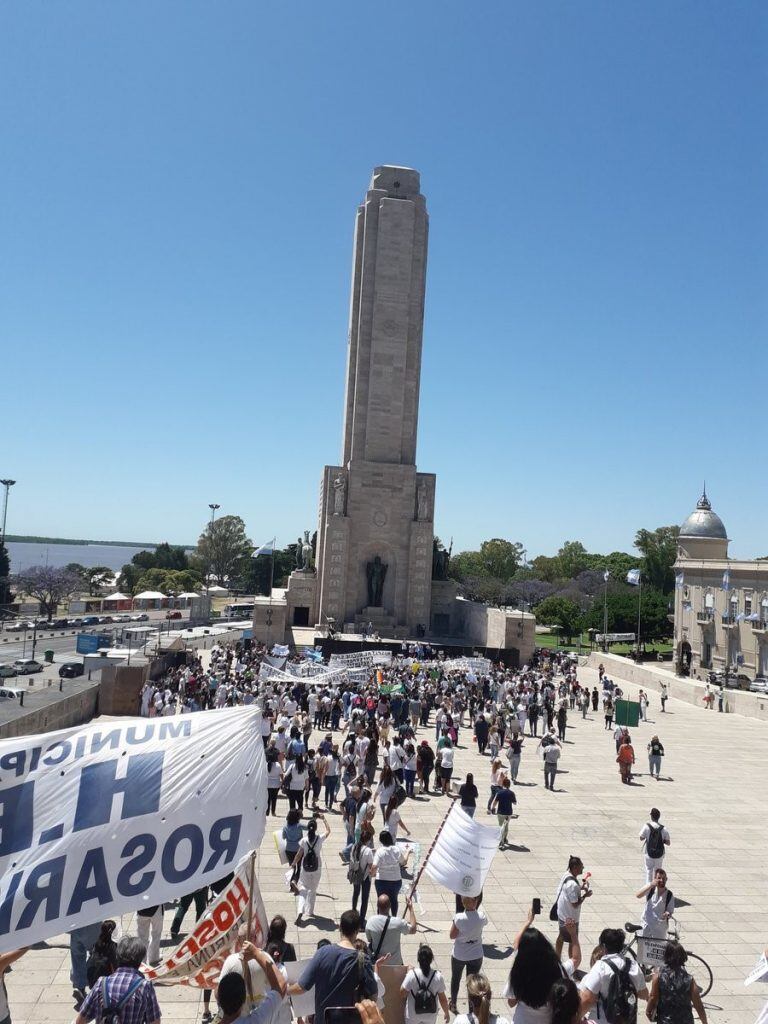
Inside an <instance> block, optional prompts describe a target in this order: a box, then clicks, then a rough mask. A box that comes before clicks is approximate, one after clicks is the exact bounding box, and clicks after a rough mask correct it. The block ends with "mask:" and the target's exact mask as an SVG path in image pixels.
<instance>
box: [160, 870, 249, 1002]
mask: <svg viewBox="0 0 768 1024" xmlns="http://www.w3.org/2000/svg"><path fill="white" fill-rule="evenodd" d="M252 884H253V892H252V903H253V909H252V911H251V932H250V935H249V936H248V938H249V939H250V941H251V942H253V943H255V944H256V945H257V946H258V947H259V948H260V949H261V948H263V947H264V944H265V940H266V937H267V929H268V927H269V922H268V921H267V912H266V910H265V908H264V901H263V900H262V898H261V890H260V889H259V883H258V882H257V881H256V879H255V878H254V879H253V883H252ZM250 893H251V857H250V856H248V857H247V858H246V859H245V860H244V861H243V863H242V864H241V865H240V867H239V868H238V869H237V873H236V874H235V877H234V878H233V879H232V881H231V882H230V883H229V885H228V886H227V888H226V889H224V890H223V892H222V893H221V895H219V896H217V897H216V899H215V900H214V901H213V903H211V904H209V906H208V909H207V910H206V911H205V913H204V914H203V916H202V917H201V918H200V920H199V921H198V922H197V924H196V925H195V927H194V929H193V930H192V931H191V932H190V934H189V935H187V936H186V938H185V939H184V940H183V941H182V942H181V943H180V944H179V945H178V946H177V947H176V949H174V951H173V953H171V955H170V956H168V957H166V958H165V959H164V960H163V962H162V963H160V964H158V966H157V967H150V966H148V965H146V964H145V965H144V966H143V967H142V974H143V975H144V977H145V978H147V979H148V980H149V981H153V982H154V983H155V984H156V985H190V986H192V987H193V988H216V985H217V984H218V980H219V974H220V973H221V968H222V967H223V966H224V961H225V960H226V958H227V957H228V956H229V954H230V953H232V952H234V950H235V947H236V945H237V938H238V931H239V929H240V927H241V925H242V924H243V922H247V920H248V897H249V894H250Z"/></svg>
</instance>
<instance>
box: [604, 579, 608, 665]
mask: <svg viewBox="0 0 768 1024" xmlns="http://www.w3.org/2000/svg"><path fill="white" fill-rule="evenodd" d="M607 650H608V574H607V573H606V574H605V575H604V576H603V654H605V653H606V652H607Z"/></svg>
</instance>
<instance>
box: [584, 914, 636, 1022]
mask: <svg viewBox="0 0 768 1024" xmlns="http://www.w3.org/2000/svg"><path fill="white" fill-rule="evenodd" d="M625 943H626V933H625V932H624V929H623V928H604V929H603V930H602V931H601V932H600V945H601V946H602V947H603V949H604V950H605V955H604V956H603V957H601V959H600V960H598V961H597V962H596V963H595V964H594V965H593V966H592V967H591V968H590V970H589V973H588V974H587V975H586V976H585V977H584V978H583V979H582V981H581V983H580V984H579V991H580V993H581V1013H582V1014H586V1013H588V1012H590V1011H593V1010H595V1009H596V1010H597V1016H596V1017H595V1018H594V1019H595V1020H597V1021H599V1022H601V1024H606V1018H605V1016H603V1015H602V1009H601V1008H602V1001H603V1000H604V999H606V998H607V997H608V989H609V988H610V984H611V978H612V977H613V975H614V974H615V973H616V972H617V971H622V970H624V971H628V972H629V980H630V981H631V983H632V987H633V988H634V990H635V992H636V993H637V997H638V999H647V998H648V989H647V987H646V984H645V977H644V975H643V969H642V967H641V966H640V965H639V964H638V962H637V961H636V960H635V959H633V958H632V957H631V956H624V955H622V952H621V951H622V949H624V946H625ZM638 1016H639V1015H638Z"/></svg>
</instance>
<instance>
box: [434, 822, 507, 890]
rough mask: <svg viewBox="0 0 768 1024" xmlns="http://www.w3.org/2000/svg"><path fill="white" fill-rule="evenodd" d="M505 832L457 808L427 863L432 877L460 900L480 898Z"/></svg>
mask: <svg viewBox="0 0 768 1024" xmlns="http://www.w3.org/2000/svg"><path fill="white" fill-rule="evenodd" d="M500 835H501V829H499V828H496V827H495V826H493V825H481V824H480V823H479V822H477V821H475V819H474V818H470V816H469V815H468V814H465V813H464V811H462V809H461V808H460V807H459V805H458V804H454V805H453V807H452V808H451V811H450V814H449V815H448V817H447V818H446V820H445V824H444V825H443V827H442V830H441V832H440V834H439V836H438V837H437V841H436V842H435V845H434V847H433V848H432V852H431V853H430V854H429V856H428V857H427V859H426V861H425V862H424V870H425V871H426V873H427V874H428V875H429V877H430V878H431V879H432V880H433V881H434V882H437V884H438V885H444V886H445V887H446V889H450V890H451V892H455V893H458V894H459V896H479V895H480V891H481V889H482V888H483V885H484V884H485V879H486V877H487V875H488V872H489V871H490V868H491V863H492V861H493V858H494V855H495V853H496V851H497V850H498V848H499V836H500Z"/></svg>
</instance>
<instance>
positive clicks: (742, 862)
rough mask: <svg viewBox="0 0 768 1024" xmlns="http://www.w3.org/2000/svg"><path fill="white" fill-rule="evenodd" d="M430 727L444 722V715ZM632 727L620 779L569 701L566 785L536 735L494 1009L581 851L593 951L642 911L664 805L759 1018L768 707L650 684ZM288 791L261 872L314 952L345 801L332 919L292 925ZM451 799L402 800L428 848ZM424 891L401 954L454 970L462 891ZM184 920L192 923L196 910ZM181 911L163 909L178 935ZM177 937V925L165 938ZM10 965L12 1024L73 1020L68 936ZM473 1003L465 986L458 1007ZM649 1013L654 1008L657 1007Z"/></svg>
mask: <svg viewBox="0 0 768 1024" xmlns="http://www.w3.org/2000/svg"><path fill="white" fill-rule="evenodd" d="M579 679H580V681H581V682H583V683H589V685H590V687H591V686H592V685H593V684H594V682H595V681H596V679H597V673H596V672H593V671H592V670H590V669H586V668H581V669H580V670H579ZM625 690H628V691H629V692H630V694H632V693H633V691H634V688H633V687H632V686H631V685H628V684H627V685H626V686H625ZM423 732H424V731H423V730H421V731H420V734H419V736H420V737H421V735H422V733H423ZM654 733H658V735H659V737H660V739H661V741H662V743H663V744H664V747H665V750H666V757H665V759H664V765H663V768H662V779H661V781H659V782H656V781H655V780H651V779H650V778H649V776H648V774H647V762H646V760H645V757H644V756H642V755H643V753H644V751H645V744H646V743H647V741H648V740H649V739H650V737H651V736H652V735H653V734H654ZM429 736H430V738H433V737H434V727H431V728H430V730H429ZM632 738H633V741H634V745H635V750H636V753H637V755H638V763H637V769H638V770H639V773H640V774H639V776H638V777H637V778H636V780H635V783H634V784H633V785H632V786H631V787H628V786H623V785H621V783H620V782H619V775H618V768H617V765H616V764H615V762H614V758H615V750H614V745H613V741H612V738H611V734H610V733H608V732H606V731H605V730H604V723H603V718H602V715H601V714H600V713H597V714H595V715H590V716H589V717H588V718H587V719H586V721H584V720H582V717H581V712H579V711H573V712H570V715H569V728H568V739H567V745H566V746H565V748H564V752H563V756H562V758H561V761H560V768H561V770H560V772H559V774H558V778H557V787H556V791H555V792H554V793H550V792H548V791H546V790H545V789H544V786H543V779H542V775H543V773H542V768H541V762H540V758H539V757H538V756H537V755H536V753H535V745H536V741H535V740H530V739H529V740H527V741H526V746H525V748H524V751H523V761H522V766H521V771H520V784H519V785H518V787H517V797H518V812H519V817H518V818H517V819H516V820H515V821H514V822H513V823H511V826H510V842H511V843H513V844H515V846H514V848H513V849H509V850H507V851H505V852H503V853H499V854H498V855H497V857H496V859H495V861H494V864H493V869H492V873H491V876H490V878H489V880H488V882H487V884H486V886H485V893H484V906H485V908H486V911H487V913H488V916H489V919H490V923H489V926H488V927H487V928H486V930H485V934H484V940H485V962H484V966H483V970H484V971H485V972H486V973H487V974H488V976H489V978H490V980H491V983H492V986H493V990H494V1008H495V1009H496V1010H497V1011H499V1012H503V1009H504V1008H503V1006H502V1000H501V999H500V998H499V996H500V993H501V989H502V986H503V984H504V981H505V978H506V975H507V973H508V971H509V967H510V964H511V948H510V945H511V941H512V938H513V937H514V935H515V933H516V931H517V930H518V928H519V927H520V925H521V924H522V922H523V920H524V918H525V914H526V911H527V908H528V907H529V906H530V902H531V899H532V897H534V896H539V897H541V901H542V906H543V908H544V913H543V915H542V917H541V918H540V919H539V920H538V922H537V924H538V925H539V926H540V927H541V928H542V929H543V930H544V931H545V932H546V934H547V935H549V936H550V937H551V938H552V939H554V937H555V926H554V925H553V924H552V923H551V922H550V921H549V920H548V918H547V910H548V908H549V906H550V904H551V902H552V900H553V898H554V895H555V889H556V886H557V883H558V880H559V878H560V876H561V874H562V872H563V871H564V870H565V868H566V866H567V860H568V856H569V854H571V853H575V854H578V855H580V856H581V857H582V859H583V860H584V863H585V866H586V870H587V871H590V872H591V873H592V885H593V889H594V896H593V897H592V899H590V900H588V901H587V902H586V904H585V906H584V910H583V913H582V943H583V949H584V958H585V961H588V958H589V953H590V950H591V948H592V946H593V945H594V944H595V943H596V941H597V936H598V934H599V932H600V930H601V928H603V927H606V926H609V925H611V926H616V925H623V924H624V922H625V921H628V920H635V921H638V920H639V918H640V909H641V908H640V901H638V900H637V899H636V898H635V892H637V890H639V889H640V888H641V886H642V885H643V884H644V867H643V858H642V853H641V849H640V843H639V840H638V839H637V834H638V832H639V830H640V829H641V828H642V826H643V824H644V823H645V822H646V821H647V820H648V811H649V809H650V807H651V806H654V805H656V806H658V807H659V808H660V809H661V812H662V821H663V823H664V824H665V825H666V826H667V827H668V828H669V831H670V833H671V837H672V846H671V848H670V850H669V853H668V855H667V858H666V861H665V867H666V868H667V870H668V872H669V885H670V888H671V889H672V890H673V892H674V893H675V896H676V897H677V898H678V899H680V900H683V901H685V905H684V906H683V907H681V908H680V909H679V911H678V920H679V921H680V923H681V924H682V936H681V937H682V941H683V943H684V944H685V946H686V947H687V948H689V949H690V950H692V951H693V952H696V953H698V954H700V955H701V956H703V957H704V958H705V959H706V960H707V961H708V962H709V964H710V966H711V967H712V970H713V972H714V976H715V982H714V987H713V989H712V991H711V993H710V994H709V995H708V996H707V998H706V1000H705V1004H706V1006H707V1009H708V1014H709V1019H710V1020H711V1021H715V1022H717V1024H752V1022H753V1021H754V1019H755V1017H756V1015H757V1012H758V1009H759V1008H760V1006H761V1005H762V1003H763V1002H764V1001H765V1000H766V999H768V988H766V987H765V986H761V985H759V984H758V985H755V986H753V987H751V988H746V989H745V988H744V985H743V979H744V976H745V975H746V974H747V972H748V971H749V969H750V968H751V967H752V966H753V965H754V963H755V961H756V959H757V956H758V954H759V952H760V951H761V950H762V948H763V947H764V946H766V945H768V928H767V927H766V926H765V923H764V919H765V907H766V902H767V901H768V895H767V891H768V872H767V870H766V866H765V864H764V863H763V859H762V858H763V855H764V851H765V839H764V835H765V820H766V810H767V809H768V797H766V792H765V786H764V784H763V782H762V781H761V780H762V767H763V766H764V764H765V763H766V759H768V731H767V730H766V727H765V725H764V724H762V723H760V722H757V721H753V720H750V719H748V718H743V717H740V716H738V715H725V714H718V713H717V712H716V711H712V712H710V711H705V710H704V709H703V708H697V707H692V706H690V705H688V704H685V703H683V702H681V701H676V700H674V699H673V698H671V699H670V700H669V702H668V704H667V713H666V714H664V715H662V714H660V706H659V703H658V696H657V695H655V694H652V695H651V707H650V709H649V722H648V723H647V724H642V723H641V725H640V726H639V727H638V728H637V729H635V730H633V736H632ZM459 743H460V749H459V751H458V754H457V757H456V769H455V771H454V778H456V777H462V778H463V773H464V772H466V771H473V772H474V773H475V781H476V783H477V784H478V788H479V789H480V799H479V800H478V812H477V817H478V820H480V821H487V822H489V823H490V822H492V820H493V819H491V818H490V816H486V814H485V810H484V808H485V801H486V799H487V791H488V790H487V777H488V774H489V767H488V766H489V759H488V758H487V757H485V758H480V757H479V756H478V755H477V753H476V752H475V749H474V744H473V743H472V742H471V733H470V731H469V730H467V729H465V730H463V731H462V733H461V735H460V738H459ZM285 804H286V801H284V800H283V799H282V798H281V800H280V802H279V808H280V810H281V816H280V817H279V818H274V819H273V818H270V819H268V821H267V833H266V837H265V841H264V844H263V846H262V849H261V851H260V854H259V871H258V878H259V882H260V885H261V888H262V894H263V897H264V901H265V904H266V908H267V913H268V915H269V916H271V915H272V914H275V913H278V912H280V913H282V914H284V915H285V917H286V918H287V919H288V921H289V922H290V923H289V928H288V939H289V940H290V941H293V942H294V943H295V944H296V947H297V953H298V955H299V957H300V958H302V957H306V956H309V955H311V953H312V952H313V951H314V949H315V946H316V943H317V941H318V939H319V938H321V937H323V936H328V937H330V938H333V937H334V936H335V935H336V934H338V933H337V932H336V929H335V924H336V922H337V921H338V917H339V915H340V913H341V912H342V911H343V910H345V909H346V908H347V907H349V906H350V898H351V887H350V885H349V883H348V882H347V879H346V869H345V868H344V867H343V866H342V864H341V862H340V860H339V857H338V853H337V851H338V850H339V849H340V847H341V845H342V840H343V836H344V830H343V826H342V823H341V818H340V816H339V815H336V814H334V815H331V816H330V821H331V828H332V835H331V837H330V839H329V840H328V843H327V845H326V846H325V849H324V865H323V878H322V882H321V885H320V894H319V896H318V900H317V906H316V910H317V914H318V915H320V918H321V919H320V920H319V922H318V921H317V920H316V921H315V922H313V923H312V924H306V925H303V926H301V927H298V928H297V927H296V926H294V925H293V923H292V922H293V920H294V919H295V916H296V907H295V902H294V899H293V897H291V896H290V895H289V894H288V893H287V891H286V889H285V884H284V878H283V872H284V870H285V869H284V868H282V867H281V866H280V864H279V862H278V858H277V853H276V850H275V847H274V843H273V841H272V837H271V832H272V830H273V829H274V828H276V827H278V826H282V823H283V816H282V815H284V812H285ZM447 806H448V802H447V800H446V798H440V797H430V798H429V799H427V798H421V799H419V800H417V801H411V800H409V801H407V802H406V804H405V805H404V807H403V808H402V815H403V819H404V821H405V823H406V825H407V826H408V827H409V828H410V829H411V831H412V832H413V833H414V839H415V840H417V841H419V842H421V843H422V844H424V849H425V851H426V848H427V846H428V844H429V842H430V840H431V839H432V837H433V836H434V833H435V830H436V828H437V827H438V825H439V823H440V821H441V820H442V818H443V816H444V814H445V812H446V809H447ZM377 819H379V820H380V815H379V814H378V813H377ZM372 895H373V891H372ZM420 895H421V903H422V905H423V910H424V912H423V915H422V916H421V918H420V929H419V933H418V934H417V935H416V936H414V937H407V938H406V939H405V940H404V943H403V949H404V958H405V960H406V962H408V960H409V958H412V957H414V955H415V951H416V948H417V946H418V944H419V942H421V941H426V942H428V943H429V944H430V945H431V946H432V947H433V949H434V951H435V957H436V966H437V967H438V968H439V969H440V970H442V971H443V973H444V974H448V973H449V972H450V953H451V942H450V940H449V938H448V930H449V928H450V922H451V916H452V913H453V906H454V897H453V895H452V894H451V893H448V892H445V891H443V890H441V889H438V888H437V887H436V886H435V885H434V884H433V883H432V882H431V881H430V880H429V879H427V878H424V880H423V882H422V884H421V886H420ZM186 923H187V925H188V926H189V925H191V923H192V921H191V915H190V916H188V918H187V922H186ZM317 924H319V926H320V927H319V928H318V927H317ZM131 925H132V920H131V917H129V916H127V917H124V918H123V921H122V926H123V928H124V929H130V928H131ZM169 925H170V914H169V913H166V935H167V928H168V926H169ZM170 947H171V942H170V939H168V938H166V940H165V948H166V949H170ZM6 977H7V984H8V991H9V998H10V1005H11V1016H12V1019H13V1022H14V1024H46V1022H52V1024H70V1021H71V1020H72V1018H73V1016H74V1011H73V1005H74V1004H73V1000H72V997H71V985H70V982H69V953H68V942H67V938H66V936H61V937H60V938H58V939H55V940H50V941H49V942H48V943H46V944H45V948H42V949H34V950H32V951H30V952H29V953H28V954H27V955H26V956H25V957H24V958H23V959H22V960H21V961H19V962H18V963H17V965H16V967H15V968H14V970H13V971H12V972H11V973H10V974H9V975H7V976H6ZM159 997H160V1004H161V1008H162V1010H163V1016H164V1017H165V1018H167V1019H169V1020H178V1021H189V1022H192V1021H198V1020H199V1019H200V1016H201V1014H202V1006H201V1002H202V1001H201V997H200V994H199V993H195V992H192V991H189V990H185V989H182V988H178V987H175V988H174V987H165V988H162V989H160V990H159ZM465 1006H466V1000H465V997H464V995H463V993H462V995H461V996H460V1000H459V1008H460V1009H462V1008H464V1007H465ZM640 1019H641V1020H645V1017H644V1015H642V1016H641V1018H640Z"/></svg>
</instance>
